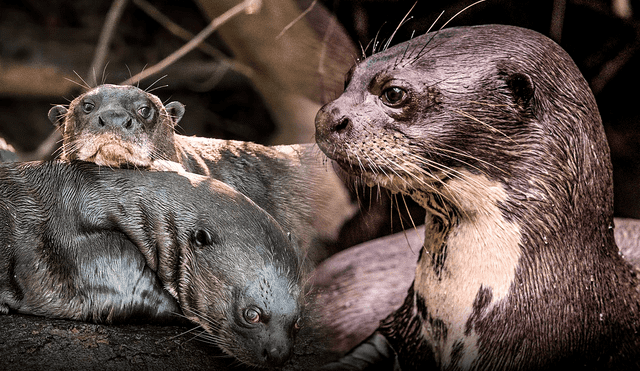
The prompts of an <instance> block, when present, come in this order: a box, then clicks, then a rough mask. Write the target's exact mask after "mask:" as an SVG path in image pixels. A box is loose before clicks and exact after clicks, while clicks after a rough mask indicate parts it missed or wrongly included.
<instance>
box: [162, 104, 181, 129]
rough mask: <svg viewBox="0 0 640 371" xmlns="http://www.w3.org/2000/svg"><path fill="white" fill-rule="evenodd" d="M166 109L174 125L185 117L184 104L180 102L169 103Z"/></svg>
mask: <svg viewBox="0 0 640 371" xmlns="http://www.w3.org/2000/svg"><path fill="white" fill-rule="evenodd" d="M164 108H165V109H166V110H167V113H168V114H169V117H171V121H173V124H174V125H175V124H177V123H178V122H179V121H180V120H181V119H182V116H183V115H184V104H182V103H180V102H171V103H168V104H167V105H166V106H164Z"/></svg>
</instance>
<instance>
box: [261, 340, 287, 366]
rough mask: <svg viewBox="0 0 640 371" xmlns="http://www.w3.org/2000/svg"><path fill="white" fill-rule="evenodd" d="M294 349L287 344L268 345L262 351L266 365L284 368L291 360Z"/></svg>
mask: <svg viewBox="0 0 640 371" xmlns="http://www.w3.org/2000/svg"><path fill="white" fill-rule="evenodd" d="M291 353H292V348H291V347H290V346H287V345H285V344H281V345H275V344H267V345H266V347H265V348H264V350H263V351H262V356H263V357H264V358H265V363H266V364H267V365H269V366H271V367H278V366H282V365H283V364H284V363H285V362H286V361H287V360H288V359H289V358H291Z"/></svg>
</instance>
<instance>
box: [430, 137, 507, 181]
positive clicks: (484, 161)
mask: <svg viewBox="0 0 640 371" xmlns="http://www.w3.org/2000/svg"><path fill="white" fill-rule="evenodd" d="M439 144H440V145H446V146H448V147H450V148H453V149H446V148H442V147H437V148H435V150H436V151H442V152H448V153H451V154H453V155H460V156H463V157H467V158H470V159H472V160H476V161H478V162H480V163H482V164H483V165H487V166H490V167H492V168H494V169H496V170H498V171H500V172H503V173H506V171H505V170H503V169H501V168H500V167H498V166H497V165H495V164H492V163H490V162H488V161H486V160H483V159H481V158H478V157H475V156H472V155H470V154H468V153H464V152H462V151H461V150H459V149H458V148H455V147H453V146H451V145H447V144H444V143H439ZM440 155H443V154H442V153H440ZM447 157H448V158H450V159H452V160H456V161H459V162H460V163H462V164H465V165H469V166H472V167H473V168H474V169H475V170H478V171H480V172H481V173H483V174H484V173H486V172H485V171H482V169H480V168H478V167H476V166H473V165H471V164H469V163H467V162H463V161H462V160H460V159H459V158H455V157H451V156H447Z"/></svg>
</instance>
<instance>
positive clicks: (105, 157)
mask: <svg viewBox="0 0 640 371" xmlns="http://www.w3.org/2000/svg"><path fill="white" fill-rule="evenodd" d="M86 102H90V103H92V104H94V106H95V107H94V109H93V110H92V111H91V112H88V113H87V112H84V111H83V104H85V103H86ZM141 107H148V108H150V109H151V115H150V118H149V119H145V118H144V117H142V116H141V115H140V108H141ZM183 114H184V107H183V106H182V104H180V103H178V102H171V103H168V104H167V105H166V106H165V105H163V104H162V102H161V101H160V100H159V99H158V97H157V96H155V95H153V94H150V93H146V92H145V91H143V90H141V89H138V88H136V87H134V86H117V85H101V86H98V87H96V88H94V89H91V90H89V91H88V92H86V93H84V94H82V95H81V96H79V97H77V98H76V99H74V100H73V101H72V102H71V104H70V105H69V107H68V108H66V107H64V106H55V107H53V108H52V109H51V111H50V112H49V119H50V120H51V121H52V122H53V123H55V124H56V125H57V126H58V127H59V129H60V130H61V131H62V133H63V145H62V154H61V158H62V159H65V160H68V161H69V160H74V159H80V160H84V161H91V162H95V163H97V164H100V165H106V166H111V167H119V166H122V165H128V166H137V167H140V168H151V169H161V170H175V168H172V167H171V165H170V164H171V163H172V162H177V163H179V164H180V165H182V167H183V168H184V169H185V170H187V171H189V172H193V173H197V174H202V175H207V176H211V177H214V178H215V179H219V180H222V181H223V182H225V183H227V184H229V185H231V186H232V187H234V188H235V189H237V190H238V191H240V192H241V193H243V194H245V195H246V196H248V197H249V198H250V199H252V200H253V201H255V202H256V203H257V204H258V205H259V206H260V207H262V208H263V209H265V210H266V211H267V212H269V213H270V214H271V215H272V216H273V217H274V218H275V219H276V220H277V221H278V222H279V223H280V224H281V225H282V226H283V228H284V229H285V230H287V231H289V232H291V233H292V234H293V236H294V238H295V240H296V242H297V243H298V245H299V246H300V248H301V249H302V251H304V252H305V253H306V254H308V255H309V258H310V259H311V260H312V261H316V262H317V261H319V260H321V259H322V258H324V257H326V252H325V251H324V250H323V247H324V244H326V243H327V242H333V241H335V240H337V238H338V233H339V231H340V227H341V226H342V224H343V223H344V222H345V221H346V220H347V219H349V218H351V217H352V216H353V215H354V213H355V211H356V210H355V207H354V205H352V204H351V201H350V200H349V195H348V194H347V191H346V190H345V189H344V187H343V185H342V182H341V181H340V179H339V178H338V177H337V176H336V174H335V173H334V172H333V170H332V169H331V167H328V166H326V161H327V160H326V158H325V157H324V155H323V154H322V153H321V152H319V151H318V150H317V148H314V146H313V145H311V144H309V145H304V144H302V145H290V146H275V147H266V146H262V145H258V144H255V143H250V142H240V141H228V140H219V139H209V138H198V137H187V136H182V135H178V134H174V127H175V126H176V125H177V123H178V122H179V121H180V119H181V118H182V115H183ZM99 117H101V120H103V122H105V123H106V125H100V123H99V121H98V120H99ZM125 117H126V118H129V119H130V120H131V124H130V125H129V127H127V128H125V127H124V126H123V125H122V123H124V122H126V119H122V118H125ZM110 119H111V121H109V120H110ZM110 122H111V123H113V124H110ZM167 164H169V166H168V167H167Z"/></svg>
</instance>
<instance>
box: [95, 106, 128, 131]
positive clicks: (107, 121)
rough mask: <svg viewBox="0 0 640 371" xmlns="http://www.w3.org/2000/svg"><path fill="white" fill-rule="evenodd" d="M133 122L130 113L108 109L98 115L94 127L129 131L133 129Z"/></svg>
mask: <svg viewBox="0 0 640 371" xmlns="http://www.w3.org/2000/svg"><path fill="white" fill-rule="evenodd" d="M135 126H136V125H135V124H134V121H133V119H132V118H131V115H129V113H128V112H127V111H124V110H109V111H104V112H102V113H100V115H98V120H97V121H96V122H95V127H96V129H98V130H112V131H122V132H124V133H129V132H131V131H133V130H135Z"/></svg>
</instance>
